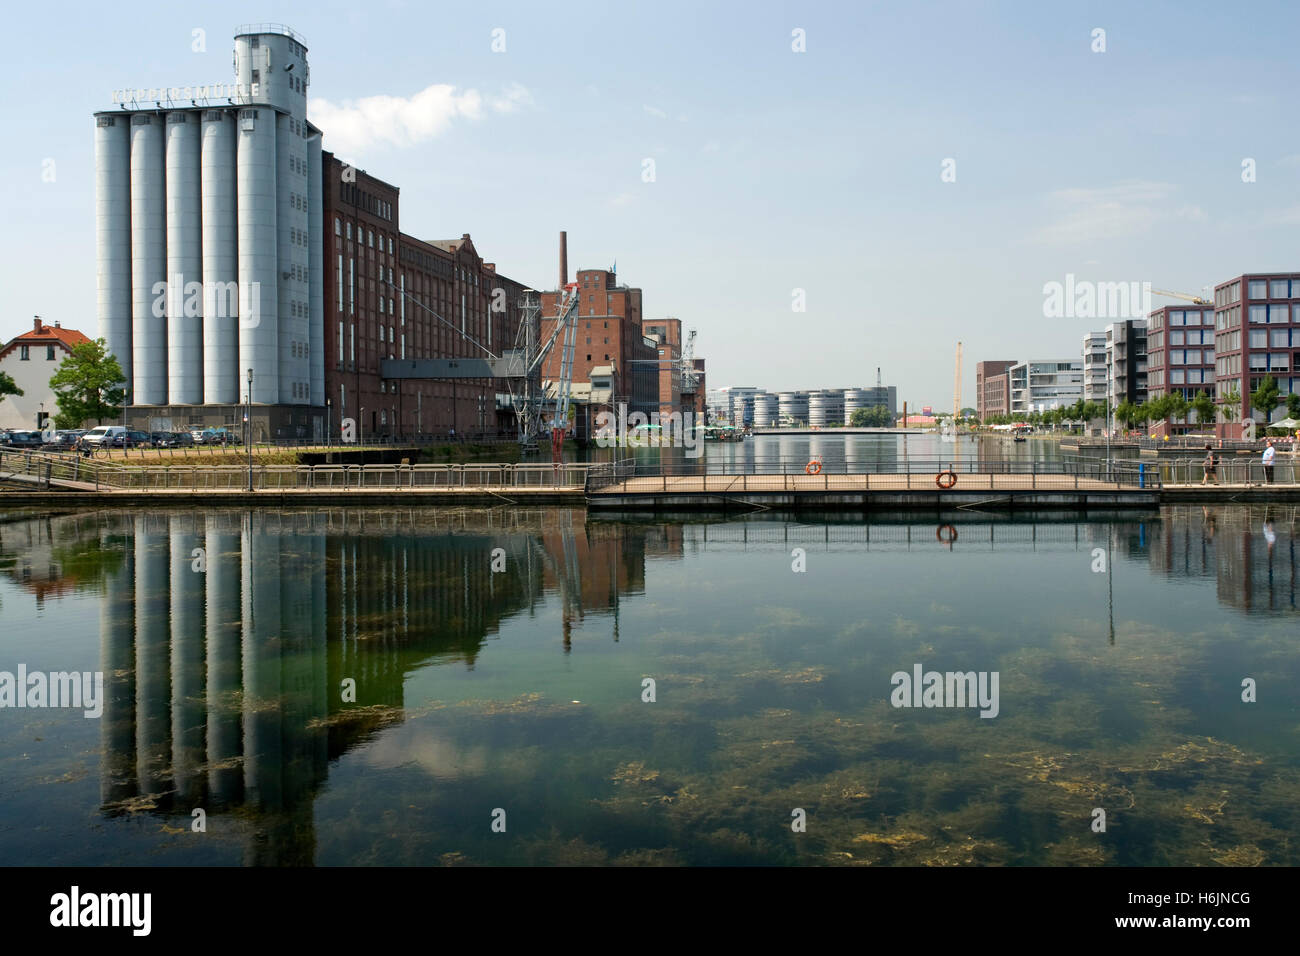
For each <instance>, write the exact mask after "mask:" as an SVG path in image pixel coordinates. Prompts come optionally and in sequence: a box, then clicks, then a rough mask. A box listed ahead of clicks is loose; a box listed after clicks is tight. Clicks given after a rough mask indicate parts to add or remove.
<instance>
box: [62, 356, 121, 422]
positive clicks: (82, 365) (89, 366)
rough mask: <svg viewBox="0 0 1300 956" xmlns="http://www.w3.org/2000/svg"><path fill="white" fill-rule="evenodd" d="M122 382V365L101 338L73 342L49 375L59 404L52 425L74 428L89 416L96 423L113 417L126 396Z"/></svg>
mask: <svg viewBox="0 0 1300 956" xmlns="http://www.w3.org/2000/svg"><path fill="white" fill-rule="evenodd" d="M125 383H126V376H125V375H124V374H122V366H121V365H119V364H118V362H117V359H116V358H115V357H114V356H113V355H111V354H109V351H108V343H106V342H105V341H104V340H103V339H96V340H95V341H93V342H82V343H81V344H79V345H74V346H73V347H72V354H71V355H69V356H66V357H65V358H64V359H63V361H62V362H61V363H60V364H59V367H58V369H57V370H56V371H55V373H54V375H53V377H51V378H50V388H52V389H54V396H55V399H56V401H57V402H58V405H59V411H58V414H56V415H55V416H54V425H55V427H56V428H78V427H80V426H81V425H82V424H84V423H85V422H88V421H90V419H92V418H93V419H94V420H95V424H96V425H99V424H102V423H103V420H104V419H105V418H116V417H117V416H118V415H119V414H121V411H122V403H123V402H124V401H125V399H126V390H125V389H124V388H122V387H121V386H122V385H124V384H125Z"/></svg>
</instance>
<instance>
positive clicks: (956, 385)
mask: <svg viewBox="0 0 1300 956" xmlns="http://www.w3.org/2000/svg"><path fill="white" fill-rule="evenodd" d="M959 418H961V342H958V343H957V362H956V367H955V368H954V370H953V373H952V423H953V425H954V426H955V425H956V424H957V419H959Z"/></svg>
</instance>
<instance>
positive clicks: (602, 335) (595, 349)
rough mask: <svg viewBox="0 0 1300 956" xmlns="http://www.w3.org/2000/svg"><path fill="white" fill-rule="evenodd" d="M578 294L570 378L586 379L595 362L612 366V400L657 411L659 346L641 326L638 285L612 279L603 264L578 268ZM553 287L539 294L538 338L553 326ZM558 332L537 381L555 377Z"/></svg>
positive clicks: (632, 408) (636, 408)
mask: <svg viewBox="0 0 1300 956" xmlns="http://www.w3.org/2000/svg"><path fill="white" fill-rule="evenodd" d="M577 290H578V295H579V305H578V318H577V322H578V326H577V339H576V343H577V344H576V345H575V347H574V350H573V381H575V382H587V381H590V380H591V370H592V368H593V367H595V366H599V365H612V366H613V367H614V404H616V405H617V404H618V403H620V402H625V403H626V404H627V406H628V410H629V411H639V412H642V413H644V414H646V415H649V414H651V413H652V412H657V411H659V407H660V395H659V370H658V366H657V364H656V363H657V362H658V360H659V354H658V351H659V348H658V346H657V345H656V344H655V342H654V341H653V340H652V339H649V338H647V337H646V334H645V330H644V329H643V327H642V305H641V290H640V289H634V288H631V287H629V286H626V285H619V284H618V277H617V275H616V274H615V273H614V272H613V271H610V270H605V269H580V270H578V278H577ZM557 298H558V293H556V292H543V293H542V295H541V302H542V314H541V340H542V341H543V342H545V341H546V340H547V338H548V337H549V336H550V334H551V331H552V330H553V329H554V328H555V320H556V318H557V307H556V300H557ZM561 341H562V338H561V339H559V340H557V341H556V346H555V348H553V349H552V350H551V353H550V354H549V355H548V356H547V357H546V361H545V362H544V363H543V366H542V379H543V381H556V380H558V379H559V377H560V359H561V349H560V344H561Z"/></svg>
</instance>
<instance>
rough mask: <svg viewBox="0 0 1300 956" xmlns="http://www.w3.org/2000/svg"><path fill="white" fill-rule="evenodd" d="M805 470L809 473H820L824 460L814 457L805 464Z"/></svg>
mask: <svg viewBox="0 0 1300 956" xmlns="http://www.w3.org/2000/svg"><path fill="white" fill-rule="evenodd" d="M803 470H804V471H805V472H806V473H807V474H809V475H820V474H821V473H822V460H821V459H820V458H814V459H812V460H811V461H809V462H808V464H806V465H804V466H803Z"/></svg>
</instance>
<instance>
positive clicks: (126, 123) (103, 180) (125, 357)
mask: <svg viewBox="0 0 1300 956" xmlns="http://www.w3.org/2000/svg"><path fill="white" fill-rule="evenodd" d="M130 124H131V116H130V114H128V113H118V114H114V113H98V114H96V116H95V260H96V266H95V272H96V277H95V278H96V285H97V297H98V298H97V307H96V315H97V318H98V319H99V334H100V335H101V336H103V338H104V340H105V341H106V342H107V343H108V351H109V352H110V353H111V354H112V355H114V356H116V357H117V361H118V364H119V365H121V366H122V372H123V374H125V376H126V384H127V387H128V388H130V387H131V359H132V354H131V307H132V306H131V125H130Z"/></svg>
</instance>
